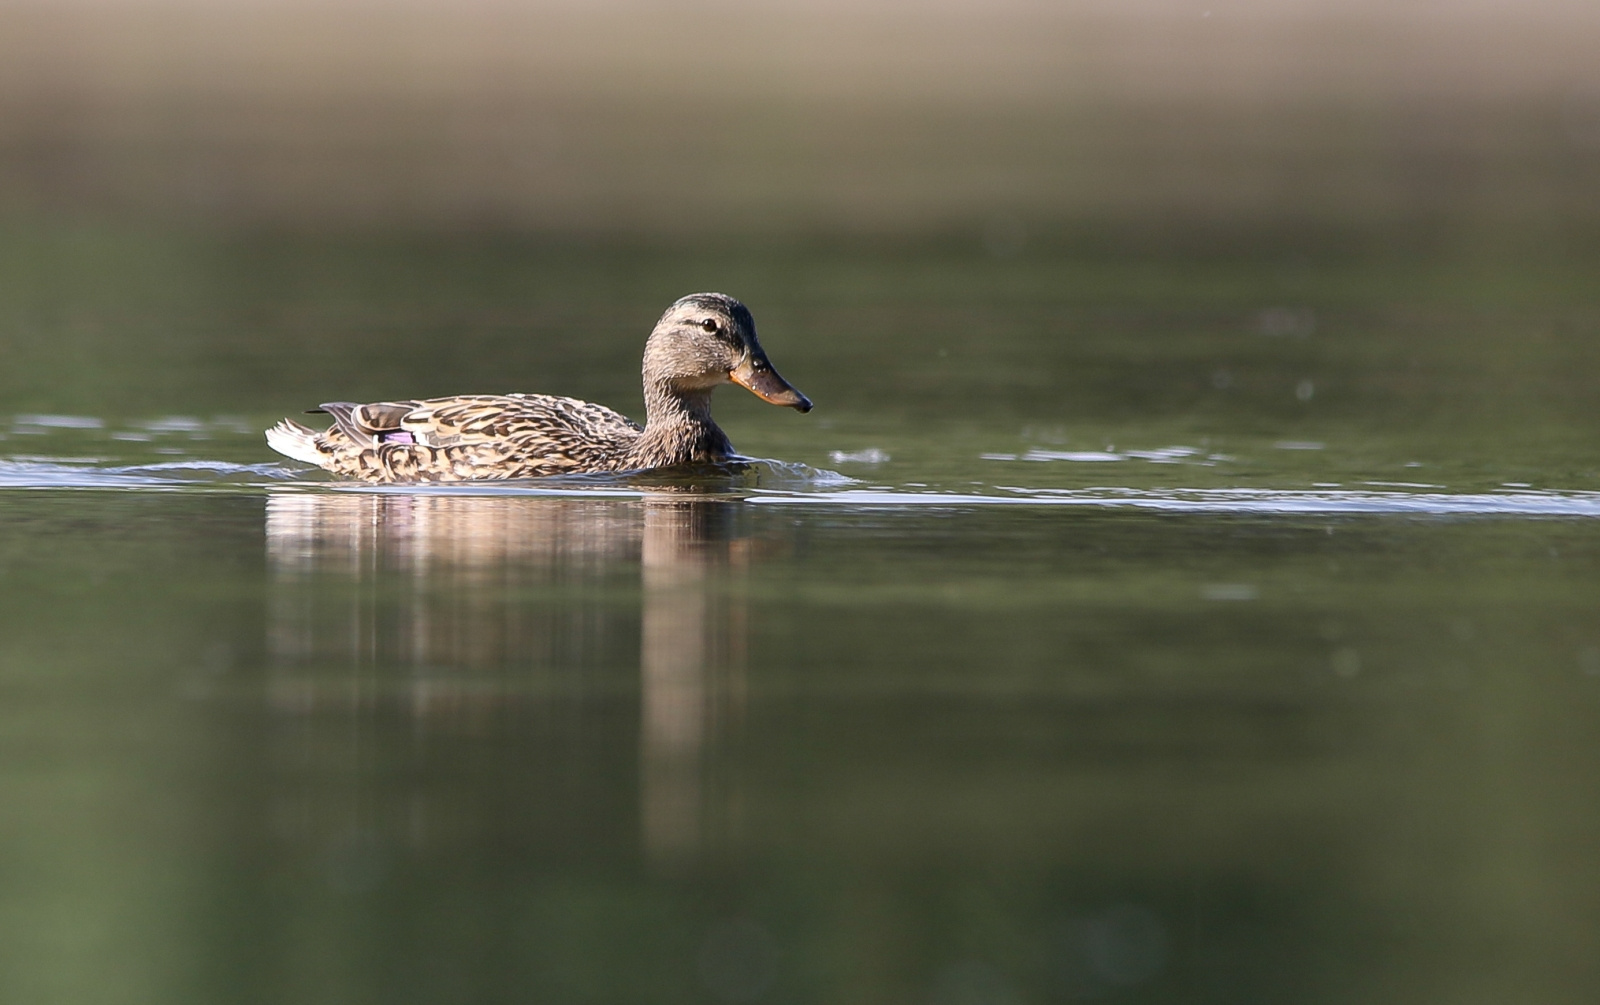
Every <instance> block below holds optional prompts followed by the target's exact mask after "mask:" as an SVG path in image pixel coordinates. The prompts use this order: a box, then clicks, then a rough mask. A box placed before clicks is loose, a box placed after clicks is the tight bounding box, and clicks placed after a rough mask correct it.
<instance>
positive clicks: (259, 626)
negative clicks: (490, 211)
mask: <svg viewBox="0 0 1600 1005" xmlns="http://www.w3.org/2000/svg"><path fill="white" fill-rule="evenodd" d="M0 270H3V273H4V275H5V277H6V282H5V283H4V292H3V293H0V324H3V326H4V333H5V334H4V337H5V347H6V355H7V365H6V367H5V369H4V370H3V371H0V393H3V394H4V396H5V398H4V400H5V401H6V402H7V405H8V409H9V412H10V413H11V414H12V415H13V416H14V417H13V418H10V419H8V420H7V421H6V424H4V425H0V432H3V433H4V435H5V439H3V440H0V454H3V460H0V573H3V574H0V594H3V601H0V751H3V757H0V807H3V810H4V812H3V814H0V998H3V999H4V1000H6V1001H17V1002H51V1001H60V1002H74V1003H100V1002H105V1003H112V1002H116V1003H122V1002H138V1003H143V1002H150V1003H156V1002H160V1003H164V1005H165V1003H175V1002H196V1003H200V1002H206V1003H211V1002H220V1001H247V1002H256V1001H259V1002H296V1003H308V1002H309V1003H315V1002H330V1003H332V1002H339V1003H345V1002H373V1003H391V1002H429V1003H432V1002H450V1001H462V1002H467V1001H471V1002H502V1001H503V1002H627V1003H635V1002H713V1003H714V1002H773V1003H780V1002H912V1003H922V1002H928V1003H934V1005H980V1003H982V1005H1001V1003H1006V1005H1009V1003H1032V1002H1058V1001H1070V1000H1082V999H1093V1000H1103V1001H1108V1002H1184V1003H1195V1002H1218V1003H1224V1002H1226V1003H1241V1002H1263V1003H1266V1002H1272V1003H1277V1002H1350V1003H1357V1002H1360V1003H1369V1002H1384V1001H1392V1002H1419V1001H1450V1002H1477V1001H1481V1002H1486V1003H1487V1002H1506V1001H1529V1002H1532V1001H1538V1002H1559V1001H1573V1002H1579V1001H1591V1000H1593V999H1594V996H1595V995H1596V994H1597V993H1600V973H1597V971H1596V969H1595V967H1594V964H1593V958H1594V954H1593V943H1594V933H1595V931H1596V926H1597V925H1600V869H1597V866H1596V864H1595V862H1596V858H1595V855H1594V848H1595V846H1596V840H1597V838H1600V788H1597V782H1596V779H1597V778H1600V495H1597V493H1600V409H1597V408H1596V403H1597V402H1596V392H1595V386H1594V379H1593V374H1594V373H1595V372H1596V364H1597V363H1600V339H1597V337H1596V336H1597V335H1600V299H1597V297H1596V294H1595V288H1594V286H1593V284H1592V282H1590V281H1589V274H1588V273H1587V272H1586V270H1585V269H1582V268H1579V267H1577V266H1574V265H1572V264H1570V263H1564V262H1560V261H1557V262H1553V263H1538V262H1516V263H1510V264H1499V265H1496V264H1493V263H1471V262H1430V263H1415V262H1408V261H1405V260H1402V259H1397V260H1395V261H1388V262H1385V261H1372V260H1366V259H1364V260H1360V261H1350V260H1342V259H1337V258H1333V259H1328V260H1320V259H1316V258H1311V259H1306V258H1295V257H1287V258H1284V259H1282V260H1279V259H1277V258H1271V257H1267V258H1260V259H1252V258H1237V259H1233V260H1226V261H1216V260H1201V259H1194V258H1188V259H1181V260H1163V259H1155V260H1150V259H1143V258H1139V257H1137V256H1124V257H1115V256H1113V257H1109V258H1098V257H1095V256H1092V255H1082V254H1069V253H1067V252H1066V251H1062V252H1059V253H1052V252H1050V251H1049V250H1048V249H1043V250H1029V251H1028V252H1026V253H1024V254H1021V255H1019V256H1017V257H1015V258H1011V259H998V260H997V259H993V258H989V257H985V256H984V254H983V253H982V250H981V248H978V247H976V246H972V247H969V246H967V245H965V244H962V243H960V242H957V241H954V240H952V241H951V242H950V243H948V244H944V245H938V244H935V245H916V246H845V247H818V246H809V245H797V246H792V247H785V248H777V249H774V248H760V247H750V248H735V249H732V250H722V251H717V252H714V253H713V252H709V251H702V250H694V249H690V250H684V249H678V248H670V247H651V246H632V247H615V246H604V245H597V244H581V243H570V244H537V243H521V242H512V241H491V240H487V239H476V238H468V237H463V238H459V239H422V238H415V239H401V238H395V239H389V240H381V241H380V240H376V239H374V240H371V241H366V242H357V241H349V242H344V243H319V242H315V241H311V240H309V239H299V238H290V237H274V238H267V237H262V238H256V239H249V240H246V239H240V238H233V239H223V238H208V237H200V236H192V235H191V236H187V237H174V236H166V237H160V238H154V237H150V236H149V235H130V234H127V233H121V234H118V233H107V232H99V231H88V230H85V231H78V232H58V231H24V232H21V233H20V234H16V233H14V234H12V235H11V236H10V237H9V238H8V239H7V241H6V242H5V243H4V244H3V247H0ZM697 289H721V290H725V291H727V292H730V293H733V294H735V295H738V296H740V297H742V298H743V299H745V300H746V301H747V302H748V303H749V304H750V306H751V307H752V309H753V310H754V312H755V316H756V319H757V321H758V324H759V325H760V328H761V333H762V340H763V342H764V344H765V345H766V347H767V349H768V351H769V353H770V354H771V356H772V359H773V362H774V363H775V364H776V365H777V367H778V368H779V369H780V370H781V371H782V372H783V373H784V374H785V376H786V377H788V378H789V379H790V380H791V381H792V382H793V383H794V384H795V385H796V386H797V387H799V388H800V389H802V390H803V391H805V392H806V393H807V394H808V395H810V396H811V397H812V398H813V399H814V400H815V401H816V402H817V409H816V411H815V412H814V413H812V414H811V415H809V416H799V415H796V414H794V413H793V412H790V411H787V410H780V409H772V408H770V407H768V406H764V405H762V404H761V403H760V402H758V401H755V400H754V399H753V398H750V397H749V396H745V395H740V394H738V393H736V392H730V391H723V392H721V393H720V394H719V397H718V403H717V407H718V415H719V417H720V418H721V420H722V421H723V424H724V425H725V427H726V428H727V430H728V432H729V434H730V436H731V437H732V439H733V441H734V443H735V444H736V445H737V446H738V447H739V448H740V449H741V450H743V451H744V452H745V453H747V454H749V455H751V456H755V457H763V458H775V459H778V460H780V461H782V462H785V463H784V464H779V465H758V466H757V468H756V469H755V470H754V471H753V472H751V473H749V474H747V475H744V476H741V477H738V478H723V479H712V480H702V481H699V482H688V483H686V482H684V481H682V480H675V479H662V478H649V479H635V480H624V481H619V482H578V483H554V484H546V485H529V486H520V487H512V488H510V489H509V490H507V491H496V492H492V493H487V494H451V493H439V492H426V493H408V492H385V493H374V492H366V491H346V490H339V489H337V488H335V487H333V486H331V485H329V484H327V483H326V481H325V480H324V479H322V478H321V476H320V475H316V474H310V473H307V472H306V471H305V470H304V469H303V467H301V466H297V465H295V464H294V463H292V462H286V461H282V462H281V463H280V461H281V459H279V458H276V457H274V456H273V455H272V454H270V452H268V451H267V450H266V448H265V446H264V444H263V443H262V442H261V439H260V435H259V432H258V430H259V429H260V428H262V427H263V426H264V425H266V424H267V423H268V422H270V421H273V420H275V419H276V418H278V417H279V416H281V415H285V414H292V413H294V412H297V411H298V410H299V409H301V408H304V407H306V406H309V405H312V404H315V403H316V402H319V401H324V400H330V399H338V398H350V399H356V400H361V399H370V398H382V397H390V396H399V395H429V394H441V393H451V392H457V391H506V390H513V389H518V390H529V391H553V392H558V393H568V394H575V395H580V396H583V397H589V398H593V399H595V400H599V401H603V402H606V403H608V404H612V405H615V406H618V407H620V408H622V409H623V410H624V411H630V412H634V413H635V414H637V411H638V406H637V401H638V388H637V366H638V352H639V347H640V344H641V343H642V339H643V335H644V333H645V331H646V330H647V329H648V327H649V325H650V324H651V322H652V321H653V320H654V318H655V316H656V315H657V314H658V313H659V312H660V310H661V309H662V308H663V307H664V306H665V305H666V303H668V302H670V301H671V300H672V299H673V298H674V297H676V296H678V295H681V294H683V293H687V292H690V291H692V290H697Z"/></svg>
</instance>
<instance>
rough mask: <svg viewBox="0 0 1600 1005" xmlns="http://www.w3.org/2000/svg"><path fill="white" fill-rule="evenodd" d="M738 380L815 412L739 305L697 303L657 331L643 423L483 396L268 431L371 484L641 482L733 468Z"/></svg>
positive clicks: (647, 349)
mask: <svg viewBox="0 0 1600 1005" xmlns="http://www.w3.org/2000/svg"><path fill="white" fill-rule="evenodd" d="M728 381H732V382H733V383H735V384H738V385H740V386H741V387H745V388H747V389H749V390H750V391H752V392H753V393H754V394H755V395H756V397H758V398H761V399H762V400H763V401H770V402H772V403H773V404H774V405H786V406H788V407H790V408H793V409H796V410H797V411H801V412H809V411H811V400H810V399H809V398H807V397H806V396H805V395H803V394H801V393H800V392H799V391H796V390H795V389H794V388H793V387H791V386H790V385H789V382H788V381H786V380H784V379H783V378H782V377H780V376H778V372H777V371H776V370H774V369H773V368H772V364H771V363H769V362H767V354H766V353H765V352H764V351H762V349H761V343H760V342H758V341H756V323H755V319H753V318H752V317H751V316H750V311H749V310H748V309H747V308H746V307H745V305H744V304H741V303H740V302H739V301H737V300H735V299H733V298H732V297H730V296H726V295H724V294H721V293H694V294H691V295H689V296H687V297H684V298H683V299H682V300H679V301H678V302H677V303H675V304H673V305H672V306H671V307H669V308H667V312H666V313H665V314H663V315H661V320H660V321H657V322H656V327H655V330H654V331H652V332H651V333H650V338H649V339H648V340H646V342H645V345H644V411H645V424H644V426H643V427H642V428H641V427H640V426H639V424H638V423H636V422H634V421H633V420H632V419H629V418H628V417H627V416H625V415H621V414H619V413H617V412H613V411H612V410H611V409H609V408H606V407H605V406H603V405H595V404H592V403H590V402H587V401H579V400H577V399H576V398H559V397H556V396H554V395H549V394H504V395H492V394H475V395H463V396H461V397H455V398H431V399H428V400H425V401H379V402H374V403H373V404H370V405H352V404H350V403H349V402H343V401H336V402H330V403H329V404H326V405H323V406H321V407H320V408H318V409H316V411H319V412H327V413H328V414H330V415H332V416H333V422H334V424H333V426H332V427H331V428H329V429H325V430H323V431H322V432H320V433H319V432H317V431H316V430H314V429H310V428H308V427H306V426H303V425H301V424H300V423H298V422H294V421H292V420H290V419H284V420H283V421H282V422H280V423H278V424H277V425H276V426H273V427H272V428H271V429H269V430H267V444H268V445H269V446H271V447H272V449H274V450H276V451H278V452H279V453H280V454H287V455H288V456H290V457H293V458H295V459H296V460H301V461H307V462H309V463H311V464H315V465H317V466H318V467H322V468H327V469H328V470H329V471H332V472H333V473H334V474H337V475H343V476H345V477H347V478H360V479H363V480H365V481H369V482H455V481H469V480H489V479H503V478H536V477H540V476H544V475H567V474H586V473H592V472H603V471H638V470H642V469H647V468H665V467H672V466H674V465H678V464H690V463H697V462H716V461H722V460H726V459H727V458H728V457H729V456H730V455H731V454H732V453H733V446H732V444H730V443H729V442H728V437H727V436H726V435H724V434H723V432H722V430H721V429H719V428H718V427H717V424H716V422H714V421H712V418H711V392H712V391H714V390H716V387H717V385H718V384H723V383H726V382H728Z"/></svg>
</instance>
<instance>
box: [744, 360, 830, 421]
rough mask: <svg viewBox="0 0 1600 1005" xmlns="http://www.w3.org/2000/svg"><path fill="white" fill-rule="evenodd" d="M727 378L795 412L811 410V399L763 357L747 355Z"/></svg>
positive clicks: (763, 399)
mask: <svg viewBox="0 0 1600 1005" xmlns="http://www.w3.org/2000/svg"><path fill="white" fill-rule="evenodd" d="M728 379H729V380H731V381H733V382H734V383H735V384H738V385H739V386H740V387H742V388H744V389H745V390H746V391H749V392H750V393H751V394H753V395H755V396H756V397H757V398H760V399H761V400H762V401H768V402H771V403H772V404H774V405H783V406H784V407H785V408H792V409H794V410H795V411H797V412H809V411H811V399H810V398H807V397H806V396H805V395H803V394H801V393H800V392H799V391H796V390H795V389H794V388H793V387H792V386H791V385H790V384H789V382H788V381H787V380H784V379H783V378H782V377H780V376H778V371H776V370H774V369H773V368H772V364H771V363H768V362H767V361H766V358H765V357H747V358H746V359H745V361H744V362H742V363H740V364H739V365H738V366H736V367H734V368H733V370H732V371H731V372H729V374H728Z"/></svg>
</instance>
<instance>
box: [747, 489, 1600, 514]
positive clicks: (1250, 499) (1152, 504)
mask: <svg viewBox="0 0 1600 1005" xmlns="http://www.w3.org/2000/svg"><path fill="white" fill-rule="evenodd" d="M997 488H998V490H999V491H1001V492H1005V493H1007V494H1006V495H978V494H960V493H947V492H900V491H894V490H889V489H846V490H841V491H837V492H811V493H798V492H796V493H784V494H776V493H767V494H763V495H757V496H751V497H749V498H748V499H747V500H746V501H748V502H751V503H757V504H768V505H833V506H871V507H897V506H961V507H965V506H1085V507H1093V508H1102V509H1147V510H1158V511H1164V512H1176V513H1240V514H1263V515H1285V516H1289V515H1305V514H1328V515H1333V514H1396V515H1423V516H1553V517H1584V518H1594V517H1600V492H1584V491H1566V492H1563V491H1555V490H1548V491H1546V490H1533V491H1522V492H1485V493H1476V492H1460V493H1453V492H1363V491H1358V490H1340V491H1310V490H1299V489H1254V488H1238V489H1131V488H1127V489H1125V488H1094V489H1027V488H1017V487H1012V486H997Z"/></svg>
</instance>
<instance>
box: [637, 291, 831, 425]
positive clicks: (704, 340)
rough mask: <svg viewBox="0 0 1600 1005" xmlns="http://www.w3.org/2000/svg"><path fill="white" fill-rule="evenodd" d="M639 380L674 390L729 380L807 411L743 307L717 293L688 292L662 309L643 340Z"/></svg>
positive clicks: (808, 406)
mask: <svg viewBox="0 0 1600 1005" xmlns="http://www.w3.org/2000/svg"><path fill="white" fill-rule="evenodd" d="M644 380H645V384H646V386H650V385H655V386H664V387H667V388H670V389H671V390H672V391H674V392H676V393H677V394H679V395H687V394H694V393H696V392H705V393H709V392H710V391H711V390H712V389H713V388H715V387H716V386H717V385H718V384H726V383H729V382H732V383H734V384H738V385H739V386H740V387H743V388H745V389H746V390H748V391H749V392H750V393H752V394H754V395H755V396H756V397H758V398H760V399H761V400H762V401H768V402H771V403H772V404H774V405H783V406H785V407H788V408H792V409H795V410H796V411H799V412H809V411H811V399H810V398H807V397H806V396H805V395H803V394H801V393H800V392H799V391H796V390H795V389H794V387H793V386H791V385H790V383H789V382H788V381H786V380H784V379H783V378H782V377H781V376H779V375H778V371H777V370H774V369H773V368H772V364H771V363H770V362H768V361H767V354H766V351H765V350H763V349H762V348H761V343H760V342H759V341H757V340H756V322H755V319H754V318H752V317H751V316H750V311H749V309H748V308H747V307H745V305H744V304H741V303H740V302H739V301H737V300H735V299H733V298H732V297H730V296H727V295H726V294H722V293H691V294H690V295H689V296H686V297H684V298H682V299H681V300H679V301H678V302H677V303H675V304H673V305H672V306H671V307H669V308H667V312H666V313H665V314H663V315H661V320H660V321H657V322H656V327H655V330H654V331H652V332H651V333H650V338H649V339H648V340H647V341H646V342H645V347H644Z"/></svg>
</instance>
